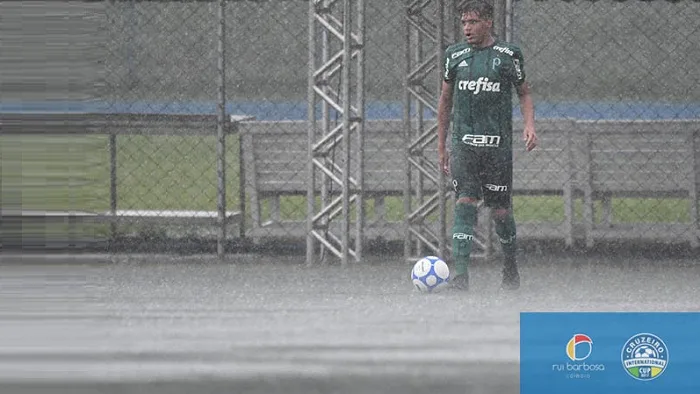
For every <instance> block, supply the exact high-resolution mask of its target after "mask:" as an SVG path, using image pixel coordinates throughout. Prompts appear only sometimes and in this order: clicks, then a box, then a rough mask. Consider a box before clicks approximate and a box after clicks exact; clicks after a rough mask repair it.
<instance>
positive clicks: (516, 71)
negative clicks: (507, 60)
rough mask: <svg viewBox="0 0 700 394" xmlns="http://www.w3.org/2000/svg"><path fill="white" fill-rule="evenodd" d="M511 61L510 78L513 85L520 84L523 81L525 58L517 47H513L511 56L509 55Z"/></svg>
mask: <svg viewBox="0 0 700 394" xmlns="http://www.w3.org/2000/svg"><path fill="white" fill-rule="evenodd" d="M511 61H512V63H513V64H512V65H511V66H512V68H511V70H512V72H511V79H512V81H513V84H514V85H515V86H520V85H522V84H523V82H525V60H524V57H523V51H522V50H520V48H518V47H514V48H513V56H511Z"/></svg>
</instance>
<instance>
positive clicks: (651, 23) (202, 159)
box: [0, 0, 700, 263]
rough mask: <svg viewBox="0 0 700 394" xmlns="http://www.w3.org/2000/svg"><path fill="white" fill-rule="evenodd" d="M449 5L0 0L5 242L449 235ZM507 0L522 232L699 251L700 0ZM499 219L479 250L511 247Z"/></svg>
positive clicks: (309, 247)
mask: <svg viewBox="0 0 700 394" xmlns="http://www.w3.org/2000/svg"><path fill="white" fill-rule="evenodd" d="M456 3H457V1H456V0H425V1H419V0H372V1H367V0H335V1H333V0H308V1H302V0H298V1H291V0H289V1H274V0H269V1H234V0H228V1H226V0H219V1H208V2H176V1H172V2H169V1H161V2H138V1H117V0H112V1H85V2H80V1H74V2H53V1H52V2H49V1H26V2H3V3H0V15H2V23H1V24H0V34H1V36H2V48H3V49H2V51H1V52H0V69H1V70H2V72H0V91H2V96H1V98H0V121H1V122H2V123H1V125H0V126H1V127H2V135H0V150H1V153H2V189H1V193H2V196H1V197H2V216H3V220H2V242H3V249H12V248H17V247H23V248H26V249H32V248H39V249H46V248H54V247H55V248H73V249H84V248H88V249H90V250H110V251H117V250H118V251H121V252H124V253H137V252H143V251H149V250H156V249H161V250H175V248H176V247H177V248H184V249H187V248H189V249H190V250H194V251H202V252H212V251H216V252H217V253H219V254H225V253H228V252H232V251H236V250H263V249H265V248H268V247H281V245H287V244H290V245H305V250H306V253H307V261H308V262H310V263H311V262H315V261H318V260H319V259H324V258H326V257H328V256H336V257H337V258H339V259H340V260H341V261H342V262H350V261H356V260H360V259H362V256H363V253H369V252H372V251H373V250H383V249H382V248H389V250H392V251H394V253H396V254H397V256H402V257H404V258H413V257H415V256H417V255H423V254H439V255H442V256H444V255H447V254H449V247H450V243H449V242H446V240H447V238H446V234H449V229H450V223H449V221H450V217H451V215H450V207H451V204H450V202H451V200H450V199H451V198H452V195H451V193H450V187H449V185H447V182H446V180H445V178H444V176H443V175H441V174H440V172H439V171H437V167H436V161H437V154H436V145H435V144H436V142H435V137H436V136H435V112H436V107H437V105H436V103H437V95H438V89H439V83H440V79H439V77H440V76H439V66H440V64H441V53H442V51H444V49H445V47H446V46H447V45H449V44H451V43H452V42H454V41H456V40H460V39H461V32H460V29H459V19H458V17H457V16H456V12H455V6H456ZM496 10H497V12H498V15H497V21H496V29H495V30H496V34H497V35H498V36H499V37H500V38H503V39H507V40H508V41H512V42H513V43H515V44H516V45H518V46H520V47H521V48H522V50H523V52H524V55H525V65H524V68H525V72H526V73H527V79H528V80H529V81H530V83H531V85H532V87H533V91H534V98H535V105H536V118H537V122H538V132H539V134H540V139H541V146H540V147H539V148H538V149H537V150H536V151H534V152H531V153H529V154H524V152H523V149H521V146H520V145H518V142H519V141H520V139H519V138H516V139H514V141H516V144H515V146H514V150H515V177H516V179H515V184H514V190H513V192H514V209H515V215H516V220H517V222H518V238H519V239H520V240H523V241H525V242H526V241H528V240H533V241H542V242H545V243H548V244H554V245H561V246H576V245H580V246H584V247H588V248H591V247H595V246H596V244H598V243H610V242H612V243H625V242H627V243H630V242H631V243H634V242H660V243H664V244H669V245H676V244H678V245H687V246H690V247H697V246H698V244H699V243H700V219H699V218H698V189H699V188H700V89H697V86H698V84H699V83H700V76H699V75H700V74H699V73H698V72H697V70H698V66H697V65H698V64H699V63H700V47H699V46H698V45H697V35H698V33H700V23H699V22H698V21H699V20H700V2H698V1H693V0H678V1H665V0H659V1H639V0H628V1H608V0H605V1H603V0H601V1H584V0H573V1H559V0H542V1H535V0H497V2H496ZM515 103H517V101H515ZM513 110H514V114H515V116H516V118H519V116H520V111H519V108H518V107H517V105H516V107H514V109H513ZM519 127H520V125H519V124H516V127H515V129H514V130H513V132H514V133H515V136H516V137H517V136H518V133H519V132H520V131H521V129H520V128H519ZM488 218H489V216H488V212H487V211H486V210H485V209H484V210H482V215H481V219H480V222H479V234H480V235H479V237H478V238H477V246H478V247H477V250H476V252H475V253H476V254H477V256H488V255H490V254H491V253H497V252H498V251H499V247H498V245H495V247H494V243H493V239H494V238H493V231H492V229H491V228H490V226H489V221H488ZM396 245H398V247H396V248H394V246H396Z"/></svg>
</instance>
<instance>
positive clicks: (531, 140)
mask: <svg viewBox="0 0 700 394" xmlns="http://www.w3.org/2000/svg"><path fill="white" fill-rule="evenodd" d="M523 141H525V149H526V150H527V151H528V152H530V151H531V150H533V149H535V147H537V134H536V133H535V128H534V127H526V128H525V130H523Z"/></svg>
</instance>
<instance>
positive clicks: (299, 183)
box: [240, 119, 583, 252]
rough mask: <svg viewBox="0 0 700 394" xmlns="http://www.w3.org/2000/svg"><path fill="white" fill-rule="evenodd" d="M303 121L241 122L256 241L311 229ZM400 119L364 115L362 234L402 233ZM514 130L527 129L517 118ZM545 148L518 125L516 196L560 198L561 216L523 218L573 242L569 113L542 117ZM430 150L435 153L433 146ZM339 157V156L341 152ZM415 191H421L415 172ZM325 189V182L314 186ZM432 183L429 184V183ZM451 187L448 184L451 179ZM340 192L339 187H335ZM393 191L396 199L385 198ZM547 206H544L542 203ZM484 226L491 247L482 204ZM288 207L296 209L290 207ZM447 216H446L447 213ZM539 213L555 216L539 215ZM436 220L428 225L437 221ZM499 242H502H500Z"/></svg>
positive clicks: (539, 231)
mask: <svg viewBox="0 0 700 394" xmlns="http://www.w3.org/2000/svg"><path fill="white" fill-rule="evenodd" d="M306 124H307V123H306V122H305V121H285V122H265V121H245V122H242V123H241V127H240V133H241V141H242V142H241V143H242V150H243V155H244V156H243V163H244V165H243V169H244V170H243V174H244V177H245V179H246V181H245V187H246V196H247V197H248V198H249V201H250V214H251V223H250V226H249V227H248V229H247V231H246V236H247V237H249V238H250V239H252V240H253V241H254V242H257V241H259V240H261V239H264V238H278V237H282V238H303V237H304V236H305V233H306V227H305V224H306V222H305V220H306V218H305V216H304V215H303V214H299V212H300V210H301V208H300V207H303V204H302V203H301V202H298V203H297V204H295V203H294V198H297V199H300V198H304V197H305V196H306V192H307V162H308V153H307V137H306V136H307V128H306ZM403 128H404V123H403V121H401V120H370V121H366V122H365V128H364V130H365V137H364V140H365V148H364V149H365V150H364V157H365V166H364V168H365V174H364V182H365V184H364V197H365V199H366V200H367V201H369V200H372V203H370V204H368V205H369V206H371V208H372V209H368V216H371V217H370V218H368V219H367V220H366V221H365V223H366V230H365V236H366V238H367V239H368V240H372V239H380V238H381V239H384V240H388V241H397V240H399V241H400V240H403V239H404V237H405V231H404V227H405V225H406V224H405V222H404V220H403V219H404V217H405V215H404V213H403V211H402V203H401V202H400V199H401V198H402V197H403V193H404V182H405V174H406V162H405V158H404V151H405V149H406V142H405V136H404V131H403ZM514 129H515V130H522V127H521V126H519V125H516V126H515V127H514ZM538 132H539V138H540V140H541V145H542V148H539V149H538V150H537V151H534V152H530V153H525V152H524V151H523V150H522V149H519V148H520V147H521V145H520V134H519V132H515V133H514V136H513V138H514V146H516V147H517V148H516V149H514V162H515V163H514V184H513V192H514V195H516V196H528V197H533V196H549V197H552V196H554V197H553V198H558V199H560V203H559V205H563V206H564V213H565V214H564V217H563V220H561V219H555V220H548V221H529V222H528V221H526V222H523V223H520V222H519V226H522V227H521V228H522V230H520V231H519V233H520V234H523V238H536V239H544V240H548V239H564V240H565V241H566V242H567V244H573V242H574V239H575V238H577V237H581V236H582V235H583V225H582V224H581V223H579V224H578V225H576V224H575V223H574V196H575V192H576V190H580V189H577V182H576V179H578V178H577V176H576V175H575V170H576V168H574V165H575V163H574V162H573V161H571V160H570V159H569V158H570V157H572V155H573V152H574V148H573V144H574V143H575V141H574V139H573V138H572V133H574V132H575V123H574V121H573V120H568V119H551V120H541V121H538ZM429 149H432V151H433V152H427V154H426V157H435V158H437V150H436V148H435V147H432V148H429ZM339 156H340V155H339ZM413 181H414V184H413V185H412V190H413V191H414V192H415V191H416V190H417V187H418V185H417V183H415V182H416V180H415V179H414V180H413ZM425 185H426V186H427V187H425V186H424V189H423V191H424V192H425V193H426V195H427V194H428V193H434V192H435V191H436V190H434V184H433V183H430V182H426V183H425ZM317 187H318V188H319V192H320V185H317ZM431 187H432V188H431ZM448 187H449V186H448ZM329 192H330V193H333V192H335V193H338V192H340V190H335V191H333V190H330V191H329ZM390 197H394V198H395V200H396V201H393V202H394V203H393V204H392V201H387V199H388V198H390ZM544 209H546V207H545V208H544ZM481 211H482V213H480V218H479V221H478V222H479V226H482V229H483V231H484V232H485V233H487V234H490V235H491V237H489V238H488V239H487V240H486V242H485V243H486V245H483V246H485V247H486V248H488V249H489V252H490V251H491V250H493V245H492V244H493V242H494V241H495V234H494V232H493V228H492V226H491V222H490V220H488V219H489V218H490V212H488V210H481ZM290 213H296V215H295V214H290ZM448 216H449V215H448ZM539 216H540V217H542V216H545V217H546V216H551V215H547V213H545V214H540V215H539ZM434 222H435V223H432V224H431V223H427V224H426V225H434V226H437V221H434ZM496 242H497V241H496Z"/></svg>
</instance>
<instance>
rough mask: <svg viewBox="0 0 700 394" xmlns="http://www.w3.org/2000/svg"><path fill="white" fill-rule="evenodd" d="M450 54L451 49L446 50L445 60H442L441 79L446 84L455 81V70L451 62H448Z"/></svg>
mask: <svg viewBox="0 0 700 394" xmlns="http://www.w3.org/2000/svg"><path fill="white" fill-rule="evenodd" d="M452 53H453V50H452V48H451V47H450V48H447V50H446V51H445V58H444V59H443V61H444V63H443V64H444V65H443V70H442V79H443V80H444V81H445V82H447V83H452V82H454V80H455V68H454V66H453V64H452V62H451V61H450V60H451V56H452Z"/></svg>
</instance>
